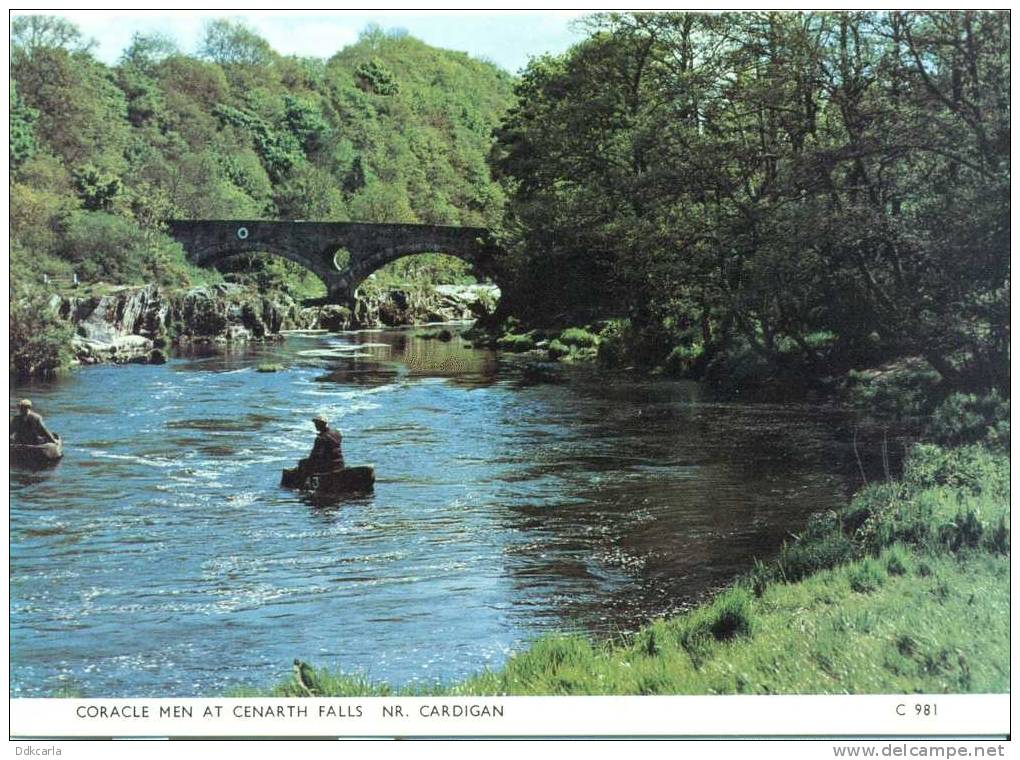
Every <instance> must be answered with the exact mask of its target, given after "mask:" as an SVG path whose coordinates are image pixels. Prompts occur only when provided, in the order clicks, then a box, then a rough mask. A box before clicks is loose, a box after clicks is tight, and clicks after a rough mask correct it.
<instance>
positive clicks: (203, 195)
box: [10, 12, 1010, 393]
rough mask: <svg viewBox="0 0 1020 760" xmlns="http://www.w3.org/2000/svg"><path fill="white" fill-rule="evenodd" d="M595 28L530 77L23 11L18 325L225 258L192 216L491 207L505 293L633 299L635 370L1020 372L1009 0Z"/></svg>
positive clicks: (579, 306) (624, 348) (624, 334)
mask: <svg viewBox="0 0 1020 760" xmlns="http://www.w3.org/2000/svg"><path fill="white" fill-rule="evenodd" d="M584 23H585V24H586V25H587V27H588V31H589V32H590V34H589V36H588V38H587V39H586V40H585V41H584V42H582V43H580V44H578V45H576V46H575V47H574V48H572V49H571V50H569V51H567V52H566V53H564V54H563V55H559V56H546V57H542V58H538V59H535V60H533V61H532V62H531V63H530V65H529V66H528V67H527V68H526V69H525V70H524V71H523V72H522V73H521V74H520V76H518V77H517V78H514V77H512V76H511V75H509V74H507V73H506V72H503V71H501V70H500V69H498V68H497V67H495V66H493V65H491V64H488V63H484V62H480V61H477V60H474V59H472V58H470V57H468V56H467V55H465V54H462V53H454V52H450V51H443V50H437V49H434V48H431V47H429V46H427V45H425V44H424V43H422V42H420V41H418V40H415V39H413V38H411V37H409V36H407V35H406V34H403V33H399V32H390V33H384V32H382V31H381V30H379V29H368V30H366V32H365V33H364V34H363V35H362V37H361V39H360V40H359V42H358V43H357V44H355V45H352V46H350V47H347V48H344V49H343V50H341V51H340V52H338V53H337V54H336V55H335V56H333V57H332V58H330V59H329V60H328V61H323V60H318V59H310V58H295V57H293V56H280V55H278V54H277V53H275V52H274V51H273V50H272V49H271V48H270V47H269V45H268V44H267V43H266V42H265V41H264V40H263V39H261V38H259V37H258V36H257V35H256V34H255V33H254V32H253V31H252V30H250V29H248V28H246V27H244V26H243V25H240V24H237V23H234V22H230V21H225V20H220V21H214V22H211V23H210V24H209V25H208V26H207V29H206V35H205V39H204V42H203V43H202V45H201V48H200V49H199V50H198V51H195V52H194V53H191V54H188V53H184V52H182V51H180V50H179V49H178V48H177V47H176V45H175V44H174V42H173V41H172V40H169V39H166V38H163V37H160V36H148V37H141V36H138V37H136V38H135V39H134V41H133V43H132V45H131V46H130V47H129V48H128V49H127V50H126V51H124V54H123V57H122V58H121V60H120V62H119V63H118V64H117V65H116V66H113V67H108V66H105V65H104V64H102V63H100V62H99V61H97V60H96V59H95V58H94V57H93V56H92V55H91V54H90V51H89V45H88V43H87V41H85V40H83V39H82V38H81V35H80V34H79V33H78V31H77V30H76V29H75V28H74V27H73V26H71V25H70V24H68V23H67V22H65V21H62V20H60V19H55V18H49V17H40V16H32V17H18V18H15V19H14V22H13V24H12V63H11V75H12V80H11V145H10V150H11V164H12V167H11V178H10V182H11V256H12V263H13V273H14V275H15V276H14V284H15V288H16V290H17V289H18V288H20V289H21V290H17V293H16V296H17V297H16V298H15V304H16V305H15V308H14V312H15V313H14V318H13V319H12V333H14V334H12V344H13V343H14V342H15V341H14V340H13V339H14V338H16V337H17V335H16V333H17V331H18V329H20V323H19V320H18V318H17V317H18V314H17V312H18V307H17V304H31V303H32V298H31V296H30V294H28V293H27V292H24V291H25V289H27V288H30V287H32V286H33V284H34V283H37V282H39V281H40V280H41V278H42V275H44V274H46V275H49V276H51V277H60V276H62V275H63V276H67V275H68V274H69V273H70V272H71V271H74V272H77V273H78V274H79V276H81V277H83V278H85V279H86V280H104V281H108V282H118V283H138V282H150V281H156V282H161V283H167V284H187V283H194V282H200V281H202V279H203V278H207V277H211V276H212V277H215V276H217V275H215V274H212V275H211V274H209V273H202V272H198V271H196V270H194V269H192V268H191V267H189V266H188V265H187V264H186V263H185V261H184V258H183V255H182V252H181V250H180V248H179V247H178V246H177V245H176V244H175V243H174V242H173V241H171V240H170V239H169V238H167V237H166V236H165V235H164V234H163V233H162V231H161V223H162V220H164V219H166V218H169V217H201V218H216V217H221V218H231V217H234V218H251V217H261V218H280V219H321V220H346V219H351V220H360V221H402V222H428V223H445V224H470V225H480V226H487V227H490V228H491V229H493V230H494V231H495V232H496V234H497V235H498V236H499V238H500V241H501V243H502V244H503V247H504V248H505V251H506V253H505V256H504V260H503V265H502V270H503V271H502V277H501V281H500V284H501V286H503V287H504V293H505V297H504V304H503V313H505V314H513V315H514V316H516V317H518V318H520V319H522V320H524V322H525V323H526V324H527V323H528V322H530V323H532V324H534V325H540V324H542V323H556V322H559V323H560V324H571V323H573V324H583V323H590V322H594V321H596V320H605V319H610V318H612V319H614V320H615V321H614V322H613V323H612V324H611V326H610V327H609V328H608V329H607V330H606V331H605V332H604V333H603V344H604V345H603V349H601V350H600V355H601V358H602V359H603V360H604V361H606V362H607V363H610V364H612V363H617V364H631V363H639V364H649V365H664V366H667V367H669V368H671V369H673V370H675V371H677V372H680V373H684V374H689V375H695V376H702V375H705V374H706V373H708V374H709V375H711V374H712V373H713V371H714V372H715V373H717V374H718V373H726V374H727V375H728V376H730V377H740V376H741V373H742V372H743V373H745V374H754V373H755V372H760V371H765V372H777V371H783V370H784V369H787V370H793V371H796V372H798V373H801V374H806V375H812V374H823V373H828V374H831V373H834V372H840V371H847V370H852V369H854V368H857V367H864V366H869V365H873V364H877V363H881V362H882V361H885V360H888V359H890V358H895V357H899V356H918V357H923V358H924V359H926V360H927V362H928V364H929V365H930V367H932V368H933V370H934V372H935V373H937V376H938V379H939V381H940V382H941V384H942V385H943V386H944V387H945V388H947V389H956V390H987V389H989V388H994V387H998V388H1000V389H1002V390H1003V391H1004V392H1007V393H1008V379H1009V287H1010V286H1009V238H1010V229H1009V181H1010V177H1009V174H1010V167H1009V148H1010V130H1009V54H1008V53H1009V16H1008V14H1007V13H977V12H974V13H971V12H968V13H961V12H933V13H927V12H925V13H922V12H908V13H884V12H883V13H874V12H850V13H714V14H691V13H661V14H623V15H619V14H605V15H596V16H592V17H589V18H588V19H586V20H585V22H584ZM493 177H495V181H494V180H493ZM418 258H419V259H421V261H422V262H423V263H422V264H421V265H419V268H420V269H423V270H424V271H425V276H427V277H431V278H434V279H437V280H439V279H444V278H452V277H458V276H461V275H462V274H463V270H462V269H459V268H458V267H457V266H455V265H452V264H450V263H448V262H449V261H450V260H449V259H443V258H440V257H432V258H422V257H418ZM409 261H412V262H413V261H415V259H411V260H409ZM250 263H251V262H245V266H248V265H249V264H250ZM405 266H412V265H405ZM256 269H257V270H258V271H259V273H260V277H261V280H260V283H259V284H261V285H266V284H274V283H275V284H283V285H285V286H287V287H290V288H291V289H292V290H295V291H296V292H301V291H302V288H304V289H305V290H306V291H307V292H309V293H310V292H312V291H314V290H315V288H316V287H318V284H317V283H316V282H311V283H309V282H308V280H309V279H310V276H307V275H305V274H303V273H301V272H300V271H297V270H295V269H293V268H290V267H289V265H286V264H285V263H282V262H276V263H272V264H267V263H266V262H264V261H263V262H258V266H257V267H256ZM35 313H36V312H35V310H33V309H29V310H28V312H26V314H30V315H34V314H35ZM25 321H26V322H31V320H29V319H27V318H26V320H25ZM28 332H29V333H30V334H36V333H37V332H38V331H37V330H35V329H34V327H32V329H30V330H28Z"/></svg>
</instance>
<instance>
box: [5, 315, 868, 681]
mask: <svg viewBox="0 0 1020 760" xmlns="http://www.w3.org/2000/svg"><path fill="white" fill-rule="evenodd" d="M415 335H416V334H415V333H414V332H413V331H388V332H378V331H377V332H360V333H349V334H339V335H337V334H295V335H291V336H289V337H288V338H287V340H286V341H285V342H283V343H280V344H274V345H269V346H259V347H256V348H251V349H246V350H240V351H236V352H229V353H225V354H224V353H218V354H212V355H207V356H202V355H192V356H184V357H176V358H173V359H171V361H170V362H169V363H168V364H166V365H163V366H142V365H129V366H122V367H111V366H106V367H91V368H87V369H83V370H81V371H78V372H76V373H74V374H73V375H72V376H71V377H70V378H68V379H65V380H63V381H60V382H56V383H53V384H46V385H38V386H33V387H30V388H19V389H17V391H16V392H17V394H18V395H19V396H20V395H29V394H30V395H31V397H32V398H33V400H34V402H35V404H36V407H37V409H39V411H41V412H42V413H43V414H44V416H45V419H46V421H47V424H48V425H49V426H50V428H51V429H53V430H55V431H56V432H58V433H60V434H61V435H62V436H63V438H64V440H65V444H66V445H65V458H64V460H63V461H62V462H61V463H60V465H59V466H58V467H57V468H55V469H54V470H51V471H48V472H44V473H24V472H13V471H12V473H11V506H10V518H11V519H10V525H11V528H10V542H11V543H10V551H11V569H10V593H11V609H10V623H11V695H12V696H53V695H61V694H68V695H81V696H89V697H112V696H216V695H221V694H224V693H225V692H228V691H230V690H231V689H235V688H237V687H243V686H254V687H267V686H270V685H272V684H274V683H276V682H278V681H279V680H281V679H284V678H287V677H289V674H290V672H291V664H292V662H293V660H294V658H295V657H298V658H301V659H304V660H307V661H310V662H312V663H314V664H315V665H317V666H328V667H330V668H332V669H336V670H343V671H345V672H351V673H361V674H364V675H365V676H367V677H368V678H370V679H373V680H383V681H388V682H390V683H391V684H393V685H396V686H399V685H404V684H409V683H415V684H419V685H428V684H431V683H436V682H439V681H442V682H447V681H450V680H454V679H459V678H463V677H465V676H468V675H470V674H472V673H476V672H478V671H480V670H482V669H484V668H486V667H491V668H495V667H499V666H500V665H501V664H502V663H503V662H504V661H505V659H506V658H507V656H508V654H509V653H511V652H513V651H515V650H518V649H521V648H522V647H524V646H525V645H526V644H527V642H528V641H530V640H533V639H534V638H535V637H537V636H540V635H542V634H543V633H547V632H551V631H581V632H584V633H586V634H590V635H598V636H601V635H615V634H618V633H620V632H625V631H629V630H633V629H634V628H635V627H636V626H638V625H640V624H641V623H643V622H646V621H647V620H648V619H650V618H651V617H654V616H657V615H663V614H668V613H670V612H672V611H676V610H678V609H681V608H683V607H684V606H687V605H689V604H691V603H692V602H694V601H696V600H698V599H699V598H702V597H704V596H705V595H706V594H708V593H710V592H711V591H712V590H714V589H716V588H718V587H719V586H720V585H722V584H725V583H726V582H728V581H729V580H731V579H732V578H733V576H734V575H736V574H738V573H741V572H743V571H745V570H747V569H748V568H749V567H750V566H751V565H752V563H753V559H754V558H755V557H761V558H767V557H769V556H771V555H773V554H774V553H775V551H776V550H777V549H778V547H779V545H780V544H781V543H782V541H783V540H784V538H786V537H788V535H789V533H790V532H796V531H798V530H800V529H801V528H802V527H803V525H804V523H805V522H806V520H807V517H808V515H809V514H810V513H812V512H816V511H821V510H825V509H830V508H833V507H837V506H839V505H840V504H842V503H843V502H844V501H845V496H846V488H847V485H848V477H847V476H848V474H849V473H851V472H852V467H853V466H854V465H853V464H852V461H853V460H852V459H850V457H851V455H850V452H849V450H848V446H847V445H846V442H845V441H846V437H845V435H842V436H841V435H840V434H839V432H838V431H840V430H844V429H845V425H846V421H845V419H843V418H842V417H840V416H839V415H838V414H837V413H835V412H833V411H831V410H829V409H826V408H824V407H814V406H810V405H803V404H801V405H797V404H765V403H751V402H734V401H732V400H717V399H713V398H712V397H711V396H710V395H709V394H708V393H707V392H706V391H705V390H703V389H702V388H701V387H700V386H698V385H697V384H694V383H688V382H678V381H669V380H663V379H655V378H651V379H648V378H646V379H635V378H634V377H632V376H627V375H620V376H612V375H605V374H598V373H596V372H595V371H593V370H592V369H590V368H583V367H582V368H577V369H574V370H568V371H566V372H562V373H561V372H559V371H557V372H555V373H553V372H550V371H548V370H546V369H544V368H541V367H538V368H536V367H533V366H530V365H522V364H521V362H520V361H519V360H518V359H516V358H511V357H507V358H501V357H498V356H497V355H495V354H494V353H492V352H489V351H485V350H479V349H474V348H470V347H468V346H467V345H466V344H465V343H464V342H463V341H462V339H460V338H459V337H455V338H454V339H453V340H452V341H450V342H446V343H443V342H439V341H436V340H423V339H421V338H419V337H415ZM266 362H274V363H279V364H281V365H283V370H282V371H279V372H275V373H260V372H257V371H256V367H257V366H258V365H259V364H262V363H266ZM15 401H16V398H14V399H12V413H13V403H14V402H15ZM315 413H322V414H325V415H326V416H327V417H328V418H329V419H330V420H331V421H333V422H334V423H336V424H338V425H339V426H340V427H341V429H342V430H343V433H344V452H345V456H346V459H347V461H348V463H349V464H364V463H373V464H374V465H375V467H376V474H377V483H376V490H375V493H374V495H372V496H370V497H366V498H359V499H354V500H347V501H343V502H340V503H336V504H326V505H323V504H315V503H312V502H311V501H309V499H308V498H307V497H304V496H302V495H301V494H300V493H295V492H293V491H288V490H284V489H282V488H280V487H279V479H280V470H281V468H283V467H285V466H290V465H292V464H293V463H294V462H295V461H296V460H297V459H298V458H299V457H301V456H304V455H306V454H307V451H308V449H309V448H310V446H311V443H312V439H313V437H314V429H313V427H312V425H311V423H310V418H311V417H312V416H313V415H314V414H315Z"/></svg>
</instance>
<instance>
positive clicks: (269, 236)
mask: <svg viewBox="0 0 1020 760" xmlns="http://www.w3.org/2000/svg"><path fill="white" fill-rule="evenodd" d="M169 231H170V234H171V235H173V236H174V237H175V238H177V240H178V241H180V242H181V244H182V245H183V246H184V248H185V250H186V251H187V252H188V256H189V258H190V259H191V261H192V262H193V263H195V264H199V265H205V266H210V265H212V264H215V263H216V262H218V261H222V260H223V259H226V258H228V257H230V256H236V255H237V254H239V253H252V252H255V253H261V252H265V253H270V254H273V255H277V256H281V257H283V258H286V259H289V260H291V261H294V262H296V263H298V264H300V265H301V266H304V267H305V268H307V269H309V270H311V271H312V272H313V273H315V274H316V275H317V276H318V277H319V279H321V280H322V281H323V282H324V283H325V285H326V289H327V292H328V296H327V298H328V300H330V301H332V302H333V303H349V302H350V301H351V300H353V297H354V291H355V289H356V288H357V287H358V285H360V284H361V283H362V282H363V281H364V280H365V278H366V277H368V276H369V275H370V274H371V273H372V272H375V271H376V270H378V269H380V268H381V267H383V266H385V265H386V264H389V263H390V262H393V261H396V260H397V259H400V258H403V257H405V256H412V255H415V254H419V253H444V254H446V255H449V256H455V257H457V258H460V259H464V260H465V261H467V262H469V263H470V264H471V265H472V267H473V268H474V269H475V270H476V271H478V272H479V273H481V274H484V275H486V276H489V277H493V279H495V267H494V262H495V260H496V255H495V254H496V250H497V249H496V247H495V245H494V244H493V243H492V241H491V239H490V237H489V232H488V230H485V229H482V228H477V227H448V226H437V225H424V224H367V223H359V222H269V221H263V220H215V221H213V220H210V221H204V220H201V221H200V220H187V221H186V220H177V221H172V222H170V223H169ZM340 248H346V249H347V250H348V251H349V252H350V254H351V255H350V261H349V263H348V265H347V266H346V267H345V268H344V269H343V270H342V271H337V269H336V267H335V266H334V265H333V257H334V255H335V253H336V251H337V250H338V249H340Z"/></svg>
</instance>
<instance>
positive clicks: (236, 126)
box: [10, 16, 512, 303]
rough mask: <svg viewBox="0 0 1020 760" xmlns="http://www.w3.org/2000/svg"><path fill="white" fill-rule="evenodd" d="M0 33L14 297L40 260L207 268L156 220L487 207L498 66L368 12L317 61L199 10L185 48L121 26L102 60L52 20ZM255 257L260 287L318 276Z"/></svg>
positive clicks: (416, 262) (159, 278)
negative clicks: (367, 18)
mask: <svg viewBox="0 0 1020 760" xmlns="http://www.w3.org/2000/svg"><path fill="white" fill-rule="evenodd" d="M11 35H12V37H11V42H12V57H11V101H10V117H11V142H10V156H11V173H10V187H11V258H12V271H13V274H14V278H13V280H14V284H15V288H16V290H17V298H16V299H15V300H16V301H17V302H18V303H25V302H27V301H28V300H31V295H30V293H29V292H28V291H29V290H33V289H34V290H37V289H38V288H37V286H38V284H39V283H41V282H42V280H43V276H44V275H46V276H48V277H49V278H50V280H51V282H62V281H66V280H67V279H69V278H70V277H71V275H72V273H75V274H77V275H78V277H79V278H80V279H81V280H82V281H83V282H85V283H93V282H100V281H102V282H107V283H114V284H124V283H130V284H140V283H148V282H157V283H162V284H167V285H186V284H192V283H201V282H203V281H204V280H207V279H210V278H212V279H216V278H217V276H218V275H217V274H216V273H210V272H200V271H198V270H195V269H194V268H192V267H190V266H188V265H187V264H186V262H185V259H184V256H183V252H182V251H181V249H180V247H179V246H178V245H177V244H176V243H175V242H174V241H172V240H171V239H170V238H168V237H167V236H166V235H165V234H163V223H164V221H165V220H166V219H169V218H202V219H217V218H223V219H230V218H249V219H250V218H262V219H309V220H330V221H346V220H357V221H374V222H421V223H435V224H463V225H478V226H488V225H492V224H495V223H496V222H497V221H498V219H499V218H500V215H501V213H502V202H503V196H502V192H501V190H500V188H499V186H498V185H497V184H495V183H494V182H493V181H492V180H491V178H490V173H489V170H488V167H487V165H486V158H487V154H488V151H489V147H490V143H491V135H492V131H493V129H494V127H495V126H496V125H497V124H498V122H499V119H500V118H501V117H502V115H503V114H504V113H505V111H506V108H507V106H508V105H509V103H510V98H511V88H512V79H511V77H510V75H509V74H507V73H506V72H504V71H502V70H501V69H499V68H498V67H496V66H494V65H491V64H489V63H485V62H481V61H478V60H475V59H472V58H470V57H468V56H467V55H466V54H463V53H457V52H451V51H445V50H438V49H435V48H431V47H429V46H427V45H425V44H424V43H422V42H420V41H418V40H416V39H414V38H412V37H409V36H407V35H406V34H405V33H403V32H401V31H399V30H395V31H390V32H383V31H382V30H381V29H379V28H369V29H366V30H365V32H363V34H362V35H361V37H360V39H359V41H358V42H357V43H356V44H354V45H351V46H349V47H346V48H344V49H343V50H341V51H339V52H338V53H337V54H336V55H334V56H333V57H332V58H330V59H329V60H321V59H316V58H298V57H294V56H281V55H278V54H277V53H276V52H275V51H273V50H272V49H271V48H270V46H269V44H268V43H267V42H266V41H265V40H263V39H262V38H260V37H259V36H258V35H257V34H255V33H254V32H253V31H252V30H251V29H249V28H248V27H246V26H244V25H243V24H240V23H237V22H232V21H228V20H217V21H212V22H210V23H209V24H208V25H207V27H206V30H205V36H204V39H203V41H202V43H201V46H200V48H199V49H198V50H197V51H192V52H186V51H182V50H180V49H179V48H178V47H177V44H176V43H175V41H174V40H172V39H169V38H166V37H163V36H160V35H149V36H140V35H136V36H135V37H134V39H133V41H132V44H131V45H130V47H128V49H126V50H125V51H124V52H123V55H122V57H121V59H120V61H119V62H118V63H117V65H115V66H112V67H110V66H106V65H104V64H103V63H102V62H100V61H98V60H97V59H96V58H95V57H94V56H93V55H92V53H91V44H90V42H89V41H88V40H85V39H83V38H82V35H81V34H80V32H79V30H78V29H77V28H76V27H74V26H73V25H72V24H70V23H69V22H67V21H65V20H63V19H60V18H56V17H47V16H20V17H17V18H15V19H14V20H13V22H12V26H11ZM252 263H253V262H251V261H243V262H239V266H238V269H245V270H247V269H250V268H251V265H252ZM254 263H255V270H256V271H257V273H258V275H259V277H258V278H257V279H258V283H257V284H259V285H261V286H272V285H278V286H285V287H289V288H290V289H291V290H293V291H295V292H296V294H297V295H315V294H316V291H319V292H324V291H323V289H322V285H321V283H319V282H318V281H317V280H316V279H315V278H314V277H312V276H311V275H309V274H308V273H307V272H304V270H301V269H300V268H298V267H296V266H291V265H290V264H289V262H285V261H283V260H280V259H273V260H268V259H267V260H263V261H258V262H254ZM459 264H460V262H458V261H456V260H454V259H450V258H447V257H442V258H440V257H431V258H429V257H425V258H422V257H418V258H417V259H413V260H408V261H407V262H404V269H405V271H404V272H403V274H408V272H407V271H406V270H408V269H414V268H417V269H418V270H422V269H424V270H426V274H428V275H429V276H432V277H434V278H438V279H450V278H451V277H456V276H458V275H459V274H461V273H462V269H463V268H462V267H460V266H459ZM398 269H399V267H398Z"/></svg>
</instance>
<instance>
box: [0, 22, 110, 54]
mask: <svg viewBox="0 0 1020 760" xmlns="http://www.w3.org/2000/svg"><path fill="white" fill-rule="evenodd" d="M94 44H95V41H94V40H89V41H85V40H83V39H82V35H81V30H80V29H78V27H77V26H75V25H74V24H72V23H71V22H70V21H68V20H67V19H63V18H60V17H58V16H44V15H31V16H15V17H14V18H13V20H12V21H11V48H12V49H13V50H14V51H15V54H16V55H19V56H29V57H31V56H32V55H34V54H35V53H36V52H37V51H38V50H40V49H42V48H60V49H63V50H68V51H72V52H87V51H88V50H89V49H90V48H92V47H93V45H94Z"/></svg>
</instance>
